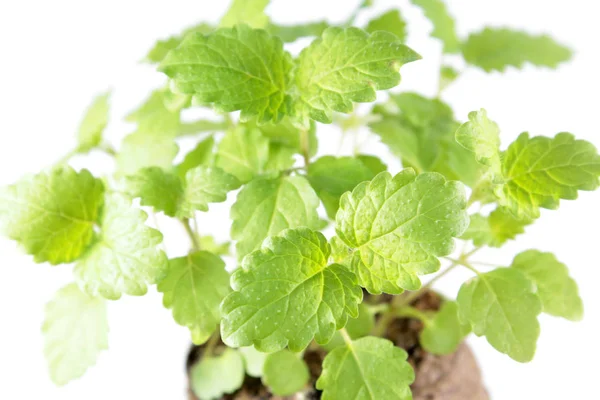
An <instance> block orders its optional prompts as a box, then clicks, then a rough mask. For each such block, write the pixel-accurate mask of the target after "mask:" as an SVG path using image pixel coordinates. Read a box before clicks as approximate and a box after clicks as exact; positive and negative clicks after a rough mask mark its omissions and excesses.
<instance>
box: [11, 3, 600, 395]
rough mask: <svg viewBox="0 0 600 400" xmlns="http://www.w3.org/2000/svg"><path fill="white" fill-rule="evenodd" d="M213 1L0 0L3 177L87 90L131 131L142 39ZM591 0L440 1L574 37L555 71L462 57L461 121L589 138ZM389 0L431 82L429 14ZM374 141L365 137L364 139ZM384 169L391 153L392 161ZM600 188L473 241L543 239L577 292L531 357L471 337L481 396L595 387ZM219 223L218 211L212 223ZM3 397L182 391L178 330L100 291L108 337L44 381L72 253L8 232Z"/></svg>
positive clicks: (201, 14)
mask: <svg viewBox="0 0 600 400" xmlns="http://www.w3.org/2000/svg"><path fill="white" fill-rule="evenodd" d="M226 3H227V2H226V1H219V0H213V1H201V0H195V1H192V0H187V1H186V0H169V1H166V0H162V1H157V0H152V1H150V0H145V1H142V0H103V1H94V2H91V1H83V0H78V1H69V0H53V1H47V0H35V1H34V0H18V1H16V0H13V1H10V0H3V1H1V2H0V57H1V58H0V59H1V62H0V82H1V84H0V134H1V135H2V141H1V142H0V143H1V144H0V184H9V183H12V182H14V181H15V180H17V179H18V178H19V177H20V176H22V175H23V174H25V173H35V172H37V171H39V170H40V169H42V168H44V167H47V166H49V165H51V164H52V163H53V162H54V161H56V160H57V159H58V158H60V156H61V155H62V154H64V153H65V152H66V151H67V150H68V149H70V148H71V147H73V146H74V143H75V142H74V134H75V132H76V129H77V125H78V123H79V121H80V118H81V115H82V112H83V111H84V109H85V107H86V106H87V105H88V103H89V101H90V100H91V99H92V97H93V96H94V95H95V94H97V93H99V92H101V91H104V90H106V89H108V88H114V94H113V98H112V103H113V111H114V114H113V117H114V118H112V121H111V124H110V127H109V130H108V134H107V135H108V137H109V138H110V140H111V141H113V142H114V143H115V144H116V145H118V143H119V141H120V138H121V137H122V136H123V135H124V134H126V133H129V132H130V131H131V130H132V127H131V126H128V125H126V124H124V123H123V122H120V121H121V120H122V116H123V115H125V114H126V113H127V112H128V111H130V110H131V109H133V108H135V106H137V105H138V104H139V102H140V101H141V100H142V99H143V98H145V96H146V95H147V93H148V92H149V90H150V88H152V87H157V86H159V85H161V84H162V83H163V77H162V76H161V75H160V74H159V73H157V72H155V71H153V69H152V68H151V67H149V66H147V65H140V64H139V63H138V61H139V60H140V59H142V58H143V56H144V55H145V52H146V50H147V49H149V48H150V47H151V46H152V44H153V42H154V40H155V39H158V38H163V37H166V36H168V35H170V34H175V33H177V32H178V31H180V29H181V28H183V27H186V26H189V25H192V24H194V23H196V22H198V21H200V20H208V21H216V20H217V19H218V17H219V16H220V15H221V14H222V12H223V11H224V9H225V8H226V5H227V4H226ZM355 3H357V1H356V0H353V1H350V0H302V1H291V0H273V1H272V5H271V6H270V8H269V14H270V15H271V16H272V17H273V18H274V19H275V20H276V21H278V22H301V21H305V20H309V19H317V18H322V17H328V18H329V19H330V20H331V21H334V22H340V21H342V20H344V19H345V18H346V17H347V15H348V14H349V12H350V10H351V9H352V8H353V7H354V4H355ZM595 3H596V2H594V1H589V0H571V1H569V2H564V1H551V0H535V1H534V0H502V1H500V0H494V1H491V0H485V1H484V0H462V1H453V2H451V4H450V9H451V12H452V13H453V14H454V15H455V16H456V17H457V21H458V24H457V27H458V31H459V33H460V35H461V36H465V35H466V34H467V33H468V32H470V31H473V30H477V29H479V28H481V27H482V26H484V25H495V26H502V25H506V26H511V27H515V28H521V29H526V30H528V31H530V32H533V33H541V32H544V33H550V34H552V35H554V36H555V37H556V38H559V39H560V40H561V41H563V42H564V43H566V44H567V45H569V46H570V47H572V48H573V49H574V50H575V58H574V60H573V62H571V63H570V64H568V65H565V66H563V67H561V68H559V69H558V71H549V70H537V69H535V68H532V67H527V68H525V70H524V71H516V70H513V69H511V70H509V71H508V72H506V73H504V74H498V73H494V74H489V75H487V74H484V73H483V72H481V71H479V70H476V69H468V70H467V71H466V72H465V73H464V75H463V76H462V77H461V78H460V79H459V80H458V81H457V82H456V83H455V85H454V86H452V87H451V88H450V89H448V90H447V92H446V93H445V94H444V99H445V100H446V101H448V102H449V103H450V104H451V105H452V106H453V107H454V109H455V112H456V115H457V117H458V118H459V119H461V120H464V119H465V118H466V115H467V113H468V112H469V111H471V110H475V109H478V108H480V107H485V108H487V110H488V113H489V115H490V116H491V117H492V118H493V119H495V120H496V121H497V122H498V123H499V124H500V126H501V127H502V130H503V132H502V135H503V136H502V138H503V142H504V144H507V143H509V142H510V141H511V140H512V139H514V138H515V137H516V136H517V135H518V134H519V133H520V132H521V131H524V130H528V131H530V132H531V133H532V134H534V135H554V134H555V133H557V132H560V131H570V132H573V133H575V134H576V135H577V136H578V137H579V138H583V139H587V140H589V141H592V142H593V143H595V144H596V145H597V146H600V137H599V135H598V133H599V130H598V113H599V109H598V108H599V106H600V102H599V101H598V94H599V93H600V85H599V82H598V67H599V64H600V63H599V61H600V59H599V57H598V49H599V47H598V38H599V37H600V28H599V27H598V26H599V24H598V20H597V10H596V4H595ZM393 4H399V5H400V6H401V7H402V10H403V13H404V15H405V16H406V17H407V19H409V20H410V21H411V23H410V38H409V43H408V44H409V45H410V46H411V47H412V48H414V49H415V50H417V51H418V52H419V53H420V54H421V55H423V57H424V59H423V60H422V61H420V62H418V63H413V64H411V65H408V66H406V67H403V69H402V75H403V83H402V85H401V86H402V88H403V89H405V90H419V91H420V92H422V93H424V94H426V95H433V94H434V93H435V88H436V85H437V77H436V70H437V68H438V65H439V54H440V44H439V42H437V41H435V40H430V39H428V38H427V33H428V32H429V30H430V25H429V23H428V22H427V21H426V20H425V19H424V18H423V17H422V14H421V12H420V11H419V10H418V9H415V8H414V7H412V6H409V5H408V1H407V0H402V1H400V0H398V1H397V2H394V1H392V0H390V1H387V2H386V1H384V0H379V1H377V5H378V9H379V10H384V9H386V8H387V7H389V6H391V5H393ZM321 132H322V134H321V138H322V139H321V152H328V149H331V150H329V152H334V151H335V149H336V147H335V146H337V140H338V132H336V131H335V130H332V129H330V128H328V127H323V126H321ZM381 149H382V147H381V146H380V145H379V144H378V143H376V140H372V141H371V142H370V145H369V146H368V148H365V149H363V151H371V152H377V151H381ZM73 165H74V166H76V167H82V166H84V165H85V166H87V167H88V168H90V169H92V171H94V172H103V171H108V170H109V169H110V166H111V161H110V160H109V159H108V158H107V157H105V156H103V155H99V154H96V155H92V156H91V157H90V158H89V159H87V160H83V159H75V160H74V161H73ZM392 169H395V170H394V171H393V172H395V171H396V170H397V169H398V166H397V164H393V165H392ZM599 201H600V193H595V194H594V193H581V195H580V199H579V200H577V201H576V202H567V201H563V202H562V204H561V209H560V211H558V212H555V211H545V212H543V213H542V217H541V219H540V220H539V221H538V222H536V224H535V225H534V226H532V227H530V228H528V229H527V234H526V235H524V236H522V237H521V238H519V241H518V242H513V243H511V244H509V245H507V246H506V247H505V248H503V249H501V250H496V251H482V252H481V254H480V255H478V257H477V258H478V259H479V260H484V259H485V260H486V261H494V262H497V263H499V264H504V265H505V264H508V263H509V262H510V260H511V259H512V257H513V255H514V254H516V253H517V252H519V251H521V250H524V249H528V248H537V249H540V250H546V251H553V252H554V253H555V254H556V255H557V257H558V258H559V259H560V260H562V261H563V262H565V263H566V264H567V265H568V266H569V267H570V269H571V272H572V275H573V276H574V277H575V278H576V279H577V281H578V282H579V284H580V289H581V295H582V297H583V299H584V302H585V305H586V316H585V319H584V321H583V322H580V323H575V324H574V323H570V322H566V321H563V320H558V319H554V318H549V317H545V316H542V317H541V320H542V334H541V337H540V340H539V344H538V353H537V355H536V358H535V360H534V361H533V362H531V363H529V364H518V363H516V362H514V361H512V360H510V359H509V358H508V357H506V356H504V355H502V354H499V353H497V352H496V351H495V350H494V349H492V348H491V347H490V346H489V345H488V344H487V343H486V342H485V340H484V339H475V338H474V339H472V340H471V344H472V345H473V347H474V348H475V351H476V353H477V356H478V359H479V361H480V363H481V365H482V367H483V369H484V373H485V381H486V383H487V386H488V387H489V390H490V392H491V394H492V396H493V398H494V399H497V400H506V399H547V400H553V399H556V400H558V399H567V398H573V399H575V398H585V399H599V398H600V390H599V389H598V383H597V379H598V376H597V372H598V358H599V357H600V352H599V350H598V341H599V340H600V339H599V338H600V329H599V324H598V321H599V320H600V312H599V310H598V306H600V290H599V289H598V288H599V278H600V273H599V269H600V265H599V262H598V256H597V255H598V254H599V249H598V247H599V246H600V240H599V238H600V234H599V228H598V227H600V211H599V210H598V207H597V205H598V204H599ZM227 207H228V206H227V205H218V206H217V207H214V208H213V209H212V211H211V212H210V213H209V214H207V215H202V216H201V218H200V222H201V226H202V230H203V232H205V233H206V232H213V233H214V234H216V235H217V236H218V237H220V238H223V239H224V238H226V237H227V232H228V226H229V225H228V224H229V220H228V218H227ZM224 221H227V223H225V222H224ZM161 225H162V228H163V229H164V230H165V231H166V233H167V240H166V245H167V248H168V250H169V253H170V255H172V256H173V255H180V254H182V253H184V252H185V251H186V246H187V239H186V238H185V236H184V234H183V232H182V231H181V230H180V229H179V226H178V225H176V224H173V223H170V222H169V221H167V220H166V219H161ZM0 263H1V265H0V271H2V272H1V274H0V282H1V284H0V317H1V318H0V399H37V398H45V399H64V400H70V399H73V400H75V399H77V400H80V399H86V400H95V399H107V398H110V399H183V398H184V384H185V375H184V367H183V365H184V357H185V354H186V351H187V348H188V345H189V339H188V334H187V332H186V330H185V329H184V328H181V327H179V326H177V325H176V324H175V323H174V321H173V320H172V318H171V315H170V313H169V311H167V310H165V309H163V308H162V306H161V299H160V296H158V295H157V294H156V293H155V291H154V289H151V290H150V293H149V294H148V295H147V296H145V297H141V298H133V297H125V298H123V299H122V300H120V301H118V302H114V303H110V306H109V319H110V325H111V332H110V350H109V351H108V352H105V353H103V354H102V355H101V356H100V358H99V360H98V363H97V365H96V366H94V367H92V368H91V369H90V370H89V371H88V373H87V374H86V375H85V376H84V378H83V379H80V380H78V381H75V382H72V383H70V384H69V385H68V386H66V387H64V388H56V387H54V385H53V384H52V383H51V382H50V380H49V379H48V377H47V373H46V369H45V368H46V366H45V362H44V360H43V356H42V338H41V335H40V324H41V321H42V318H43V314H42V311H43V305H44V303H45V302H46V301H48V300H49V299H50V298H51V297H52V295H53V293H54V292H55V291H56V290H57V289H58V288H59V287H61V286H63V285H65V284H67V283H69V282H70V281H71V267H70V266H64V265H63V266H57V267H51V266H49V265H37V264H34V263H33V262H32V261H31V259H30V257H28V256H25V255H22V254H20V253H19V251H18V249H17V248H16V246H15V244H14V243H12V242H9V241H8V240H5V239H1V240H0ZM468 276H469V274H468V273H463V272H456V273H454V274H453V275H451V277H449V278H448V279H447V280H446V281H445V282H443V283H442V284H441V285H440V289H442V290H443V291H444V292H446V293H448V294H450V295H455V294H456V291H457V290H458V286H459V284H460V282H462V280H464V279H465V278H466V277H468Z"/></svg>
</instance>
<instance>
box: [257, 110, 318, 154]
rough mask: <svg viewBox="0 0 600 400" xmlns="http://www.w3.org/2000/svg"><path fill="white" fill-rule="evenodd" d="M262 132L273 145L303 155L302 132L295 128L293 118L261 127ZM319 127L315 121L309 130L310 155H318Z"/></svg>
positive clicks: (259, 127)
mask: <svg viewBox="0 0 600 400" xmlns="http://www.w3.org/2000/svg"><path fill="white" fill-rule="evenodd" d="M258 129H259V130H260V132H261V133H262V134H263V136H265V137H266V138H267V139H269V141H270V143H271V144H277V145H281V146H284V147H288V148H290V149H293V150H294V152H295V153H297V154H302V153H303V148H302V146H303V143H302V137H301V135H302V132H301V130H300V129H298V127H296V126H294V125H293V123H292V119H291V118H288V117H286V118H284V119H282V120H281V121H280V122H279V123H276V124H274V123H267V124H263V125H259V126H258ZM317 147H318V142H317V127H316V124H315V122H314V121H311V123H310V128H309V129H308V155H309V156H311V157H312V156H314V155H315V154H316V153H317Z"/></svg>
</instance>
